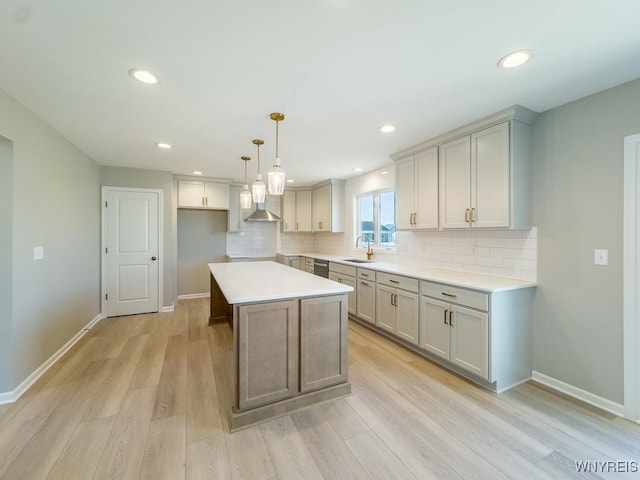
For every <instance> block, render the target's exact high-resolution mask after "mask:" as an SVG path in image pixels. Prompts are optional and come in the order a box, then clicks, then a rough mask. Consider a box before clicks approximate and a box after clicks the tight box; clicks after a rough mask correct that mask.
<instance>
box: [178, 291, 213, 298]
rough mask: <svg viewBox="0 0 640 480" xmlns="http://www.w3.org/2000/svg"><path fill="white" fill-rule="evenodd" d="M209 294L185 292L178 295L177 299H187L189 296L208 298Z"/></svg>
mask: <svg viewBox="0 0 640 480" xmlns="http://www.w3.org/2000/svg"><path fill="white" fill-rule="evenodd" d="M210 295H211V294H210V293H209V292H205V293H186V294H184V295H178V300H189V299H190V298H209V296H210Z"/></svg>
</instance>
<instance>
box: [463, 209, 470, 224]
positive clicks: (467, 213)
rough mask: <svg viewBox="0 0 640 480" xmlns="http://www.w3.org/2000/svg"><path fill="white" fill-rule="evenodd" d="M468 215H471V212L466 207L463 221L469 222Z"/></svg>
mask: <svg viewBox="0 0 640 480" xmlns="http://www.w3.org/2000/svg"><path fill="white" fill-rule="evenodd" d="M470 217H471V212H470V211H469V209H468V208H467V209H466V210H465V211H464V221H465V222H467V223H469V221H470V220H469V218H470Z"/></svg>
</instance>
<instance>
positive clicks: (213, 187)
mask: <svg viewBox="0 0 640 480" xmlns="http://www.w3.org/2000/svg"><path fill="white" fill-rule="evenodd" d="M178 207H179V208H208V209H212V210H228V209H229V183H228V182H227V183H222V182H220V183H218V182H202V181H195V180H178Z"/></svg>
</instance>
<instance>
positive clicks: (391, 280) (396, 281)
mask: <svg viewBox="0 0 640 480" xmlns="http://www.w3.org/2000/svg"><path fill="white" fill-rule="evenodd" d="M389 281H390V282H391V283H400V282H399V281H398V280H393V279H392V278H390V279H389Z"/></svg>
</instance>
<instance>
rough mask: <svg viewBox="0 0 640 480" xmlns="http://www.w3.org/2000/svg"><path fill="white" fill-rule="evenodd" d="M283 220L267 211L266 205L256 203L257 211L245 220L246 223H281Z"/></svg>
mask: <svg viewBox="0 0 640 480" xmlns="http://www.w3.org/2000/svg"><path fill="white" fill-rule="evenodd" d="M281 221H282V219H281V218H280V217H279V216H277V215H276V214H275V213H271V212H270V211H269V210H267V206H266V205H265V204H264V203H256V211H255V212H253V213H252V214H251V215H249V216H248V217H247V218H245V222H281Z"/></svg>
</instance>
